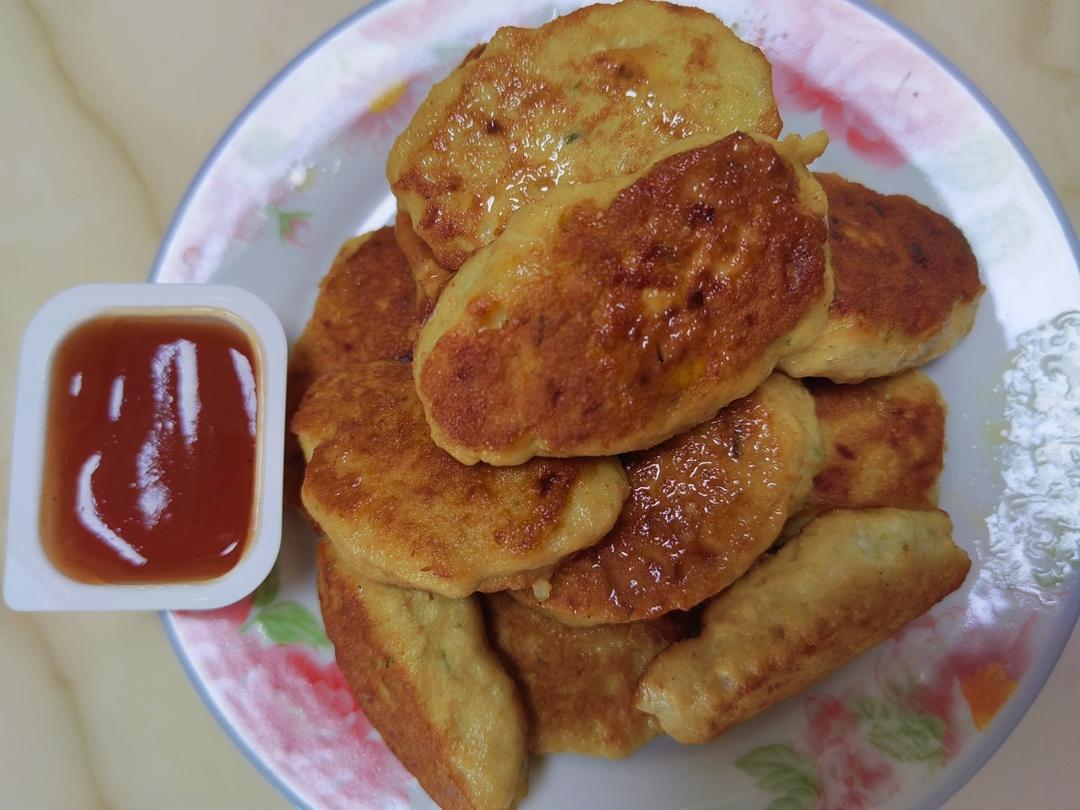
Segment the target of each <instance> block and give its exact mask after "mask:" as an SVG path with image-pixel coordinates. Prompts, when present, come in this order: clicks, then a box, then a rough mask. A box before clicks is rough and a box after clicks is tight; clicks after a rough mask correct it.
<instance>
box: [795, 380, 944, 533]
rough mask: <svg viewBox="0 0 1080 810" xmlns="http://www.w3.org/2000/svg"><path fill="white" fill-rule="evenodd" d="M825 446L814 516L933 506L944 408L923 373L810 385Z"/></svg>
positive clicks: (809, 508)
mask: <svg viewBox="0 0 1080 810" xmlns="http://www.w3.org/2000/svg"><path fill="white" fill-rule="evenodd" d="M806 387H807V390H808V391H809V392H810V395H811V396H812V397H813V398H814V408H815V411H816V413H817V418H818V424H819V425H820V426H821V435H822V440H823V441H824V444H825V466H824V467H822V468H821V471H820V472H819V473H818V474H817V476H816V477H815V478H814V486H813V489H812V490H811V492H810V500H809V501H808V503H807V505H806V509H807V511H809V512H811V513H813V512H821V511H824V510H826V509H835V508H840V507H844V508H851V509H861V508H866V507H874V506H895V507H898V508H901V509H932V508H934V506H936V500H937V498H936V494H937V483H938V477H939V476H940V475H941V469H942V466H943V465H944V455H945V403H944V401H943V400H942V399H941V394H940V392H939V391H938V389H937V386H936V385H935V384H934V382H933V380H931V379H930V378H929V377H927V376H926V375H925V374H922V373H921V372H919V371H909V372H907V373H905V374H901V375H899V376H897V377H888V378H885V379H880V380H870V381H868V382H865V383H861V384H859V385H837V384H836V383H831V382H829V381H828V380H807V381H806Z"/></svg>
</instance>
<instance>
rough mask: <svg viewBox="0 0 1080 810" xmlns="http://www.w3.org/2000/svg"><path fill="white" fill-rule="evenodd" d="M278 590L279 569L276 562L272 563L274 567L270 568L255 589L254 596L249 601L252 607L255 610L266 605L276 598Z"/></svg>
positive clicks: (279, 588) (279, 580)
mask: <svg viewBox="0 0 1080 810" xmlns="http://www.w3.org/2000/svg"><path fill="white" fill-rule="evenodd" d="M279 590H281V569H280V568H278V564H277V563H274V567H273V568H271V569H270V573H269V574H267V575H266V579H264V580H263V581H262V584H261V585H260V586H259V587H258V588H256V589H255V598H254V600H253V601H252V603H251V604H252V607H254V608H255V609H256V610H258V609H261V608H264V607H266V606H267V605H269V604H270V603H271V602H273V601H274V600H275V599H277V595H278V591H279Z"/></svg>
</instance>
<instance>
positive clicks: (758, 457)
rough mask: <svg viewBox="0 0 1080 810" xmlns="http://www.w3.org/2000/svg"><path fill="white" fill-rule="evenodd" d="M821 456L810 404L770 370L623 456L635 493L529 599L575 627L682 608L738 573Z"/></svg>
mask: <svg viewBox="0 0 1080 810" xmlns="http://www.w3.org/2000/svg"><path fill="white" fill-rule="evenodd" d="M821 459H822V449H821V439H820V436H819V434H818V430H817V423H816V421H815V419H814V411H813V403H812V401H811V399H810V396H809V395H808V394H807V393H806V390H805V389H804V388H803V386H802V385H801V384H799V383H797V382H795V381H793V380H791V379H789V378H787V377H785V376H784V375H782V374H774V375H773V376H772V377H770V378H769V379H768V380H767V381H766V382H765V384H764V385H762V386H761V387H760V388H758V389H757V390H756V391H755V392H754V393H753V394H751V395H750V396H748V397H745V398H743V399H740V400H738V401H737V402H735V403H733V404H731V405H729V406H728V407H727V408H725V409H723V410H722V411H721V412H720V413H719V414H718V415H717V416H716V417H715V418H714V419H713V420H711V421H709V422H706V423H705V424H703V425H699V426H698V427H697V428H695V429H694V430H691V431H689V432H687V433H683V434H681V435H679V436H676V437H675V438H673V439H670V440H669V441H667V442H666V443H664V444H662V445H660V446H659V447H655V448H653V449H652V450H646V451H644V452H641V453H635V454H633V455H630V456H627V457H626V458H625V459H624V464H625V466H626V472H627V477H628V478H629V479H630V487H631V493H630V499H629V500H628V501H627V502H626V505H625V506H624V507H623V512H622V515H621V516H620V517H619V522H618V523H616V524H615V528H614V529H612V531H611V533H610V534H608V536H607V537H605V538H604V539H603V540H602V541H601V542H600V543H598V544H597V545H595V546H593V547H591V548H587V549H584V550H583V551H579V552H578V553H577V554H575V555H573V556H572V557H570V558H569V559H567V560H566V561H565V562H563V563H561V564H560V565H558V566H556V568H555V571H554V572H553V573H552V574H551V577H550V582H551V591H550V595H549V596H548V597H547V599H545V600H543V601H539V600H538V599H537V598H536V597H535V596H534V594H533V592H532V591H531V590H528V591H514V593H513V596H514V597H515V598H517V599H519V600H521V601H523V602H524V603H526V604H528V605H530V606H532V607H535V608H537V609H538V610H541V611H543V612H544V613H546V614H548V615H551V616H553V617H555V618H556V619H558V620H560V621H562V622H564V623H567V624H575V625H584V624H597V623H610V622H627V621H634V620H638V619H646V618H651V617H655V616H659V615H661V614H664V613H666V612H668V611H670V610H675V609H680V610H687V609H689V608H692V607H693V606H694V605H696V604H698V603H699V602H701V601H703V600H704V599H707V598H708V597H710V596H712V595H713V594H715V593H718V592H719V591H721V590H723V589H724V588H726V587H727V586H729V585H730V584H731V583H732V582H734V581H735V580H736V579H738V578H739V577H740V576H742V574H743V573H744V572H745V571H746V570H747V569H748V568H749V567H750V566H751V565H752V564H753V563H754V561H755V560H756V559H757V558H758V557H759V556H760V555H761V554H762V553H764V552H765V550H766V549H768V548H769V546H770V545H772V543H773V541H774V540H776V538H777V536H778V535H779V533H780V530H781V529H782V527H783V525H784V522H785V521H786V520H787V519H788V517H790V516H791V514H792V513H793V512H794V511H796V510H798V509H799V508H800V506H801V505H802V503H803V501H804V500H805V499H806V496H807V493H808V492H809V489H810V482H811V480H812V479H813V477H814V473H815V472H816V471H817V469H818V467H819V465H820V463H821Z"/></svg>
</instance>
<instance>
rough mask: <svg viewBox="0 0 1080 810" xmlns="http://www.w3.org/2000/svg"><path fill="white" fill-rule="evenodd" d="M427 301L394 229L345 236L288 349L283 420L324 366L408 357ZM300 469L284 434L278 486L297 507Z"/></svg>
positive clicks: (298, 457) (301, 464)
mask: <svg viewBox="0 0 1080 810" xmlns="http://www.w3.org/2000/svg"><path fill="white" fill-rule="evenodd" d="M430 306H431V304H430V302H429V301H428V300H427V299H426V297H425V296H423V295H421V294H420V292H419V290H418V289H417V285H416V282H415V281H413V278H412V274H411V272H410V270H409V265H408V264H407V263H406V261H405V257H404V255H403V254H402V252H401V251H400V250H399V249H398V247H397V244H396V242H395V241H394V235H393V229H391V228H382V229H380V230H378V231H375V232H374V233H370V234H365V235H364V236H360V237H357V238H355V239H350V240H349V241H347V242H346V243H345V244H344V245H342V246H341V249H340V250H339V252H338V255H337V256H336V257H335V258H334V262H333V264H332V265H331V266H330V269H329V271H327V273H326V275H325V276H324V277H323V279H322V281H320V282H319V295H318V298H316V300H315V308H314V311H313V312H312V314H311V318H310V319H309V320H308V323H307V326H306V327H305V328H304V332H303V334H302V335H301V336H300V339H299V340H297V342H296V344H295V345H294V346H293V348H292V352H291V353H290V355H289V370H288V385H287V389H286V398H285V408H286V411H285V414H286V418H287V419H292V416H293V414H295V413H296V410H297V408H299V407H300V401H301V400H302V399H303V398H304V393H305V392H306V391H307V389H308V388H309V387H310V386H311V384H312V383H313V382H315V380H316V379H318V377H319V376H321V375H322V374H325V373H326V372H327V371H330V370H331V369H334V368H337V367H338V366H341V365H346V364H350V363H366V362H369V361H372V360H406V361H408V360H411V358H412V347H413V343H414V342H415V341H416V335H417V333H418V332H419V331H420V324H421V322H422V321H423V318H424V316H426V314H427V313H428V312H429V311H430ZM303 475H304V460H303V455H302V454H301V452H300V448H299V447H298V446H297V444H296V441H295V439H294V438H293V436H292V435H291V434H288V435H287V436H286V445H285V485H284V491H285V495H286V498H287V500H288V501H290V502H291V503H292V504H293V505H296V506H299V504H300V484H301V481H302V480H303Z"/></svg>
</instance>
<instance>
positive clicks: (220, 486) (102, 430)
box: [41, 315, 259, 583]
mask: <svg viewBox="0 0 1080 810" xmlns="http://www.w3.org/2000/svg"><path fill="white" fill-rule="evenodd" d="M258 374H259V370H258V368H257V364H256V356H255V351H254V349H253V348H252V345H251V341H250V340H249V339H248V337H247V336H246V335H245V334H244V332H243V331H242V330H241V329H239V328H238V327H237V326H235V325H233V324H231V323H229V322H228V321H225V320H223V319H219V318H214V317H209V316H204V317H200V316H197V315H191V316H189V315H180V316H174V315H119V316H103V317H99V318H96V319H94V320H91V321H88V322H87V323H85V324H83V325H81V326H79V327H78V328H76V329H75V330H73V331H72V332H71V333H70V334H69V335H68V336H67V337H66V338H65V339H64V341H63V342H62V343H61V344H60V346H59V347H58V348H57V350H56V352H55V354H54V356H53V361H52V371H51V381H50V386H51V387H50V397H49V414H48V433H47V440H46V465H45V473H44V478H43V482H42V502H41V534H42V540H43V543H44V546H45V551H46V553H47V554H48V555H49V557H50V559H51V560H52V562H53V564H54V565H56V566H57V568H59V569H60V570H61V571H62V572H63V573H65V574H66V575H67V576H69V577H71V578H73V579H76V580H80V581H84V582H111V583H121V582H130V583H135V582H138V583H151V582H175V581H191V580H205V579H212V578H214V577H217V576H220V575H222V574H224V573H225V572H227V571H228V570H230V569H231V568H232V567H233V566H234V565H236V563H237V562H238V561H239V560H240V558H241V556H242V555H243V552H244V549H245V547H246V545H247V543H248V540H249V535H250V534H251V528H252V515H253V512H254V508H253V507H254V501H255V494H256V493H255V456H256V431H257V415H258V403H257V390H258V385H257V379H258Z"/></svg>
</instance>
